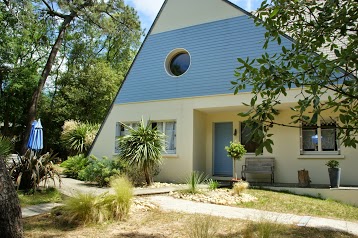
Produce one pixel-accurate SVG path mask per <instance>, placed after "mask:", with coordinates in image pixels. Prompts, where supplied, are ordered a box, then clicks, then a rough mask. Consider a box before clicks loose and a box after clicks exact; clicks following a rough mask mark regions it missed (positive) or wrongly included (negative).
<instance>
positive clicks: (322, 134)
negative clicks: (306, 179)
mask: <svg viewBox="0 0 358 238" xmlns="http://www.w3.org/2000/svg"><path fill="white" fill-rule="evenodd" d="M336 127H337V126H336V123H335V122H334V121H330V122H323V121H318V122H317V125H308V124H303V125H302V129H301V154H310V153H313V154H314V153H327V154H329V153H334V154H338V153H339V143H338V139H337V130H336Z"/></svg>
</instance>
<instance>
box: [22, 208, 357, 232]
mask: <svg viewBox="0 0 358 238" xmlns="http://www.w3.org/2000/svg"><path fill="white" fill-rule="evenodd" d="M24 228H25V237H86V238H91V237H93V238H94V237H101V238H129V237H131V238H165V237H168V238H169V237H170V238H185V237H192V238H195V237H198V238H199V237H203V238H204V237H211V238H213V237H217V238H234V237H235V238H237V237H242V238H252V237H278V238H280V237H282V238H283V237H285V238H286V237H288V238H290V237H295V238H300V237H318V238H320V237H322V238H323V237H330V238H334V237H341V238H346V237H347V238H348V237H350V238H353V237H355V238H357V236H354V235H351V234H347V233H344V232H337V231H330V230H318V229H315V228H310V227H298V226H289V225H280V224H275V223H269V222H266V221H264V220H263V221H261V222H257V223H254V222H250V221H243V220H238V219H226V218H218V217H211V216H201V215H193V214H183V213H176V212H162V211H160V210H158V209H152V210H149V211H148V210H147V211H145V210H139V211H138V210H136V212H135V213H132V214H131V215H130V217H129V218H128V219H127V220H126V221H124V222H116V223H111V224H106V225H102V226H99V225H92V226H73V225H69V224H64V223H61V222H59V221H58V220H57V218H56V217H52V216H50V215H42V216H37V217H32V218H26V219H24ZM206 231H208V233H209V235H208V236H205V235H204V233H205V232H206Z"/></svg>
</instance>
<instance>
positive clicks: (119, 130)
mask: <svg viewBox="0 0 358 238" xmlns="http://www.w3.org/2000/svg"><path fill="white" fill-rule="evenodd" d="M123 124H125V125H127V126H130V127H133V128H135V127H136V125H139V122H138V121H131V122H117V123H116V134H115V140H114V153H115V154H118V153H119V148H118V138H119V137H122V136H125V135H126V134H125V133H122V131H123V130H122V129H124V131H125V130H126V129H125V127H124V125H123Z"/></svg>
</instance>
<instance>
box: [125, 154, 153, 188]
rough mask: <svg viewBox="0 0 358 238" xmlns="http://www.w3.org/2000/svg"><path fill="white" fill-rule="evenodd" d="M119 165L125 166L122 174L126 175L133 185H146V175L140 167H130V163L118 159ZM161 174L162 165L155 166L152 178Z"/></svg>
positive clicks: (151, 172) (151, 174)
mask: <svg viewBox="0 0 358 238" xmlns="http://www.w3.org/2000/svg"><path fill="white" fill-rule="evenodd" d="M118 163H119V164H121V165H122V166H123V168H122V170H121V174H125V175H126V176H127V177H128V179H129V180H130V181H131V182H132V183H133V185H135V186H142V185H144V184H146V181H145V174H144V171H143V169H141V168H139V167H138V166H134V165H129V164H128V162H126V161H123V160H121V159H118ZM159 172H160V165H159V164H158V165H156V166H154V168H152V169H151V171H150V172H149V173H150V174H149V176H150V177H154V176H156V175H158V174H159Z"/></svg>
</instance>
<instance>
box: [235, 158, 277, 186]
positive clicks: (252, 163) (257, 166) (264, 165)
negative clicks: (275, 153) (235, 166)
mask: <svg viewBox="0 0 358 238" xmlns="http://www.w3.org/2000/svg"><path fill="white" fill-rule="evenodd" d="M249 173H251V174H270V175H271V183H274V182H275V159H274V158H257V157H255V158H245V164H244V165H243V166H242V170H241V177H242V178H243V179H246V174H249Z"/></svg>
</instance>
